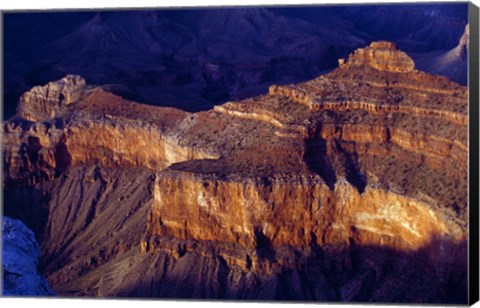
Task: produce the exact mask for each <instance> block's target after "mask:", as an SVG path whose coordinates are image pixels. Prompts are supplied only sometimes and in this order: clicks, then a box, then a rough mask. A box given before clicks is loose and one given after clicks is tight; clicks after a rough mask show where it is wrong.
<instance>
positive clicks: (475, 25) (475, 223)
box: [468, 2, 480, 305]
mask: <svg viewBox="0 0 480 308" xmlns="http://www.w3.org/2000/svg"><path fill="white" fill-rule="evenodd" d="M468 14H469V16H468V17H469V18H468V19H469V27H470V29H469V31H470V35H469V40H470V42H469V76H468V90H469V100H470V101H469V246H468V248H469V249H468V254H469V255H468V257H469V262H468V263H469V267H468V271H469V275H468V276H469V290H468V303H469V305H473V304H474V303H475V302H477V301H478V300H479V102H480V101H479V89H478V88H479V20H478V19H479V9H478V7H477V6H476V5H474V4H473V3H471V2H470V3H469V8H468Z"/></svg>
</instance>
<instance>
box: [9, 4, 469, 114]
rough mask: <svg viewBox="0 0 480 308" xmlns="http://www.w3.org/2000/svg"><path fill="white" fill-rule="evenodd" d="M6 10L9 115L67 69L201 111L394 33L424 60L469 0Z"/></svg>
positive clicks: (454, 37) (304, 74) (454, 30)
mask: <svg viewBox="0 0 480 308" xmlns="http://www.w3.org/2000/svg"><path fill="white" fill-rule="evenodd" d="M3 20H4V25H3V32H4V33H3V39H4V45H3V46H4V50H3V52H4V57H3V61H4V62H3V64H4V65H3V70H4V71H3V74H4V75H3V76H4V85H3V86H4V109H3V111H4V118H8V117H10V116H11V115H13V114H14V112H15V107H16V104H17V102H18V98H19V96H20V95H21V94H22V93H23V92H25V91H27V90H28V89H30V88H31V87H32V86H35V85H41V84H45V83H47V82H49V81H52V80H56V79H59V78H61V77H63V76H64V75H66V74H79V75H82V76H83V77H84V78H85V79H86V80H87V82H88V83H90V84H109V85H110V89H111V90H112V91H114V92H117V93H119V94H121V95H123V96H125V97H127V98H131V99H135V100H138V101H142V102H145V103H148V104H154V105H164V106H175V107H178V108H182V109H184V110H187V111H198V110H205V109H209V108H211V107H212V106H213V105H215V104H220V103H223V102H225V101H228V100H236V99H241V98H245V97H248V96H253V95H258V94H261V93H264V92H266V91H267V89H268V86H269V85H271V84H281V83H293V82H299V81H303V80H308V79H311V78H314V77H316V76H318V75H319V74H322V73H325V72H328V71H329V70H331V69H333V68H335V67H336V66H337V63H338V62H337V60H338V59H339V58H342V57H345V56H347V55H348V54H349V53H350V52H352V51H353V50H355V49H356V48H359V47H363V46H365V45H367V44H369V43H370V42H371V41H375V40H381V39H384V40H390V41H394V42H395V43H396V44H397V47H398V48H400V49H402V50H404V51H406V52H407V53H408V54H410V55H412V57H414V59H415V60H417V58H418V59H420V60H419V61H420V62H421V61H423V60H421V59H425V58H429V56H428V55H430V54H432V55H436V54H439V52H440V51H448V50H450V49H452V48H454V47H455V46H456V45H457V44H458V42H459V39H460V37H461V36H462V34H463V32H464V29H465V25H466V24H467V22H468V5H467V4H466V3H452V4H411V5H404V4H397V5H362V6H359V5H357V6H352V5H348V6H301V7H244V8H210V9H162V10H129V11H100V12H99V11H84V12H39V13H33V12H18V13H16V12H15V13H6V14H4V19H3ZM421 64H422V63H419V62H417V66H418V65H420V66H421Z"/></svg>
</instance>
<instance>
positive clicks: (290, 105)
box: [3, 42, 468, 296]
mask: <svg viewBox="0 0 480 308" xmlns="http://www.w3.org/2000/svg"><path fill="white" fill-rule="evenodd" d="M17 114H18V116H19V117H20V118H23V119H25V120H29V121H30V122H27V121H24V120H11V121H8V122H5V123H4V125H3V145H4V172H5V179H4V188H5V190H6V192H7V193H8V191H9V189H10V191H11V192H12V193H15V194H20V193H25V192H24V191H23V190H22V189H19V187H34V188H35V189H37V190H44V191H45V193H46V194H49V195H50V198H47V199H48V200H47V201H46V204H43V206H44V207H46V208H48V209H49V214H48V215H49V216H48V219H47V222H46V226H43V230H44V231H43V232H44V234H43V235H42V236H40V237H43V238H45V242H44V244H43V246H42V247H43V255H44V257H45V259H44V263H43V264H44V266H45V269H46V271H47V277H50V278H49V279H50V282H51V283H53V285H54V286H55V285H57V286H60V285H61V287H60V288H61V289H62V290H63V291H65V292H66V294H70V293H68V292H69V291H68V285H69V284H68V283H69V282H71V283H72V285H73V281H74V282H75V284H80V285H81V286H84V285H85V288H87V287H86V286H87V285H90V283H92V281H97V280H95V279H96V278H92V275H94V274H89V275H90V276H88V279H87V278H86V277H87V276H85V275H86V273H87V272H91V273H96V272H95V271H97V270H98V271H99V272H98V273H102V275H103V272H102V271H108V270H106V269H105V268H109V266H113V264H115V263H112V262H116V261H114V260H116V259H115V258H117V257H118V258H119V256H122V254H123V253H126V252H128V251H132V253H133V254H135V255H136V254H141V256H142V257H138V258H140V259H142V260H143V261H139V259H138V260H137V259H135V260H137V261H135V262H139V263H138V264H146V263H142V262H147V261H145V260H146V259H148V258H150V257H149V256H160V255H162V256H163V254H165V253H166V254H167V255H168V256H170V257H169V258H172V261H171V262H177V261H178V262H181V261H180V260H183V259H182V258H183V256H184V255H185V254H187V255H188V253H195V251H197V250H198V249H203V248H200V247H207V246H208V245H213V246H212V247H214V248H211V249H210V248H209V249H206V250H201V251H202V253H201V255H202V256H221V258H222V260H224V261H225V262H226V263H225V264H227V265H226V266H227V267H228V268H230V269H231V270H232V271H233V268H235V269H236V270H238V271H239V273H240V272H241V273H244V274H245V273H248V272H252V273H255V275H267V274H268V275H274V274H278V273H281V272H282V271H284V270H286V269H299V268H301V267H302V266H303V265H302V264H305V263H304V262H303V261H301V262H300V261H299V260H303V259H302V257H301V256H305V255H308V253H307V252H305V251H306V250H308V249H312V247H316V248H320V249H326V250H328V249H357V248H358V247H376V248H379V249H389V250H391V251H395V252H398V253H405V254H415V253H418V252H419V251H423V250H424V249H426V248H425V247H428V251H430V250H432V251H437V250H438V251H439V254H435V253H426V254H425V255H424V256H423V258H426V260H430V261H431V262H432V264H439V262H441V261H440V259H439V257H438V256H439V255H441V256H444V255H445V251H448V247H451V246H448V245H453V246H455V245H459V246H461V245H462V244H463V243H465V241H466V236H467V227H466V226H467V220H466V212H467V200H466V195H467V174H466V173H467V172H466V170H467V150H468V147H467V126H466V124H467V90H466V88H465V87H462V86H460V85H458V84H456V83H453V82H450V81H449V80H448V79H446V78H441V77H436V76H433V75H429V74H426V73H423V72H420V71H418V70H416V69H415V66H414V63H413V61H412V59H410V58H409V57H408V55H406V54H405V53H403V52H401V51H398V50H397V49H396V48H395V45H394V44H392V43H389V42H374V43H372V44H371V45H370V46H367V47H366V48H364V49H360V50H357V51H356V52H354V53H353V54H352V55H350V57H349V58H348V60H347V61H345V60H342V61H340V67H339V68H338V69H336V70H335V71H333V72H331V73H330V74H327V75H324V76H321V77H319V78H317V79H314V80H312V81H309V82H306V83H302V84H295V85H288V86H272V87H271V88H270V91H269V93H267V94H265V95H263V96H259V97H255V98H251V99H247V100H244V101H239V102H228V103H226V104H224V105H221V106H217V107H215V108H214V109H212V110H210V111H207V112H200V113H195V114H191V113H187V112H183V111H180V110H176V109H172V108H160V107H152V106H145V105H141V104H138V103H134V102H130V101H126V100H124V99H122V98H120V97H118V96H115V95H113V94H111V93H108V92H106V91H105V90H102V89H100V88H94V87H89V86H87V85H85V82H84V81H82V79H80V77H73V76H69V77H66V78H65V79H62V80H61V81H59V82H58V83H51V84H49V85H47V86H46V87H37V88H34V89H33V90H32V92H30V93H26V94H25V95H24V96H23V97H22V100H21V104H20V105H19V108H18V111H17ZM83 168H90V169H88V170H90V171H88V172H87V171H82V170H84V169H83ZM108 170H110V171H108ZM112 170H113V171H112ZM85 172H87V173H88V174H89V175H88V176H87V173H85ZM74 174H77V175H78V174H80V175H81V177H80V179H77V180H76V179H74V178H73V175H74ZM137 179H141V180H137ZM45 183H52V184H51V185H45ZM123 191H129V193H128V194H127V193H125V194H123ZM82 192H83V194H85V197H79V194H80V195H82ZM140 192H141V193H140ZM140 196H141V197H140ZM22 198H23V197H22ZM62 200H63V201H62ZM69 204H71V205H69ZM69 206H72V207H73V208H75V209H76V210H75V211H74V212H75V213H77V214H71V213H73V212H71V211H70V210H68V214H65V211H66V210H67V208H68V207H69ZM7 207H8V204H7ZM111 207H116V208H117V210H115V211H112V210H111V209H110V208H111ZM8 211H10V212H12V213H15V212H16V210H15V208H12V207H10V208H8ZM17 211H18V210H17ZM82 213H83V214H82ZM22 215H27V216H28V213H26V214H25V213H22ZM75 215H77V216H75ZM59 217H62V218H61V219H60V218H59ZM79 217H82V218H81V219H80V218H79ZM132 217H133V218H132ZM58 221H65V223H64V224H59V222H58ZM71 221H75V223H73V222H72V227H71V228H68V225H69V224H70V222H71ZM120 222H121V223H120ZM128 223H130V224H131V225H132V226H133V225H135V226H136V227H135V228H134V230H135V231H132V232H129V231H128V230H127V229H125V227H124V226H125V225H126V224H128ZM60 225H62V227H60ZM93 226H95V228H101V229H102V232H103V231H106V232H107V233H108V234H110V236H112V239H110V240H109V239H107V238H105V239H103V238H102V239H101V240H100V237H101V236H103V235H98V234H97V232H95V230H96V229H95V228H94V227H93ZM56 228H66V229H65V230H64V231H61V232H53V231H52V230H56ZM132 228H133V227H132ZM40 229H42V228H40ZM107 230H109V231H107ZM132 230H133V229H132ZM64 233H66V234H69V235H68V236H69V239H68V240H66V239H65V238H62V236H60V235H59V234H64ZM86 234H89V235H88V236H87V235H86ZM120 234H128V236H127V235H125V236H120ZM82 237H85V238H88V239H89V241H97V240H98V245H100V246H101V247H103V248H98V249H99V250H98V251H96V250H95V249H96V248H95V245H93V244H92V243H90V244H89V245H88V246H84V244H82V240H81V239H80V238H82ZM47 239H48V241H47ZM126 239H128V240H126ZM438 241H440V243H449V244H448V245H447V244H439V245H437V246H435V245H432V243H437V242H438ZM110 242H111V243H112V244H109V243H110ZM113 242H115V243H113ZM179 243H181V244H179ZM85 245H86V244H85ZM102 245H103V246H102ZM205 245H207V246H205ZM447 246H448V247H447ZM60 247H63V248H62V249H63V250H62V251H63V252H61V253H57V252H56V251H57V249H60ZM65 247H67V248H68V249H67V248H65ZM208 247H210V246H208ZM232 247H234V248H232ZM285 249H287V250H289V251H294V252H295V253H293V252H292V253H285V252H282V251H284V250H285ZM436 249H437V250H436ZM452 249H453V248H452ZM440 250H441V251H440ZM65 251H70V254H67V253H66V252H65ZM262 251H263V252H262ZM265 251H267V252H269V253H268V254H266V253H264V252H265ZM272 251H273V252H272ZM463 253H464V251H462V250H461V249H460V248H459V249H457V250H455V253H454V254H452V255H455V254H457V255H461V254H463ZM435 255H436V256H437V257H434V256H435ZM312 256H313V255H309V258H317V257H318V256H317V255H315V257H312ZM86 259H88V262H86V263H85V262H83V261H82V260H86ZM457 260H458V262H460V263H462V262H464V261H462V260H464V259H462V258H458V259H457ZM132 262H133V261H132ZM302 262H303V263H302ZM309 262H310V261H309ZM342 262H343V261H342ZM349 262H350V261H349ZM449 262H450V261H449ZM451 262H453V263H454V262H455V261H451ZM447 263H448V262H447ZM447 263H442V264H443V265H442V266H443V267H445V268H447V267H448V266H450V265H451V264H453V263H448V264H447ZM102 264H105V266H104V267H100V265H102ZM109 264H110V265H109ZM129 264H130V263H129ZM131 264H134V263H131ZM135 264H136V263H135ZM222 264H223V263H222ZM462 264H463V263H462ZM132 266H133V265H132ZM139 266H140V265H139ZM145 266H146V265H145ZM152 266H153V265H152ZM113 267H114V266H113ZM460 267H462V266H461V265H460ZM100 268H102V269H101V270H100ZM165 268H167V267H165ZM164 270H165V273H168V272H169V270H168V269H164ZM348 270H349V271H350V270H352V269H348ZM126 273H128V270H126ZM116 275H121V274H116ZM125 275H127V276H128V275H129V274H125ZM239 275H240V274H239ZM242 275H243V274H242ZM115 277H117V276H115ZM122 277H123V276H122ZM125 277H126V276H125ZM112 279H113V278H112ZM118 279H123V278H118ZM138 279H140V278H138ZM99 283H100V282H99ZM102 283H104V284H105V285H102V286H103V287H102V288H101V289H102V295H108V294H109V293H108V290H109V287H106V286H107V285H108V284H109V283H113V282H108V281H107V282H105V281H104V282H102ZM111 290H117V291H118V292H120V291H119V290H120V289H115V288H113V287H111ZM97 291H98V290H97ZM82 292H86V294H90V293H88V292H94V291H92V290H90V291H88V292H87V291H86V289H85V290H84V291H82ZM98 292H100V291H98ZM112 292H113V291H112ZM120 293H121V292H120ZM79 294H83V293H81V292H80V293H79ZM93 294H100V293H95V292H94V293H93ZM372 296H373V295H372Z"/></svg>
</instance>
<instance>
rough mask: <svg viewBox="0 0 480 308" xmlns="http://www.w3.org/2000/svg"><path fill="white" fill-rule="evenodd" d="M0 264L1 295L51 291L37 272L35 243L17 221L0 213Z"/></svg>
mask: <svg viewBox="0 0 480 308" xmlns="http://www.w3.org/2000/svg"><path fill="white" fill-rule="evenodd" d="M2 237H3V240H2V247H3V253H2V263H3V264H2V265H3V292H2V295H4V296H23V297H25V296H45V295H50V296H51V295H55V293H54V292H53V291H52V290H51V289H50V287H49V286H48V283H47V281H46V280H45V278H44V277H42V276H41V275H40V273H39V272H38V269H37V267H38V253H39V249H38V244H37V241H36V240H35V236H34V234H33V232H32V231H31V230H29V229H28V228H27V227H26V226H25V225H24V224H23V223H22V222H21V221H19V220H15V219H11V218H9V217H3V220H2Z"/></svg>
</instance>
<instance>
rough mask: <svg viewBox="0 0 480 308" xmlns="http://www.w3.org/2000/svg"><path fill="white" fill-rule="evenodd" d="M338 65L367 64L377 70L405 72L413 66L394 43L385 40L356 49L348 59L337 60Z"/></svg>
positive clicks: (411, 61)
mask: <svg viewBox="0 0 480 308" xmlns="http://www.w3.org/2000/svg"><path fill="white" fill-rule="evenodd" d="M339 64H340V67H342V68H348V67H352V66H363V65H369V66H371V67H373V68H375V69H376V70H379V71H387V72H398V73H406V72H411V71H413V69H414V68H415V63H414V62H413V60H412V59H411V58H410V57H409V56H408V55H407V54H406V53H404V52H403V51H399V50H397V49H396V48H395V44H394V43H392V42H387V41H379V42H373V43H371V44H370V46H368V47H367V48H361V49H357V50H356V51H355V52H354V53H352V54H351V55H350V56H349V57H348V61H346V62H345V60H344V59H340V60H339Z"/></svg>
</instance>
